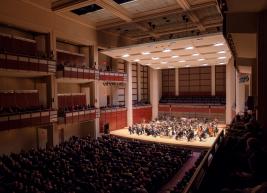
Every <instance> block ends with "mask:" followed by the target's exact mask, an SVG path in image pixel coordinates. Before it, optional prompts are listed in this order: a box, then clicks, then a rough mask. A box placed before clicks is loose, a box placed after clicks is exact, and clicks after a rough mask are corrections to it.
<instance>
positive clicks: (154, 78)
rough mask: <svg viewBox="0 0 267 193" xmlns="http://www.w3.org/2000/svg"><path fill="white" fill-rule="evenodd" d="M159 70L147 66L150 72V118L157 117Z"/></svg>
mask: <svg viewBox="0 0 267 193" xmlns="http://www.w3.org/2000/svg"><path fill="white" fill-rule="evenodd" d="M160 72H161V71H160V70H155V69H153V68H149V74H150V102H151V105H152V120H153V119H155V118H157V117H158V109H159V73H160Z"/></svg>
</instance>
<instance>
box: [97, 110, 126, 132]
mask: <svg viewBox="0 0 267 193" xmlns="http://www.w3.org/2000/svg"><path fill="white" fill-rule="evenodd" d="M106 123H108V124H109V130H110V131H114V130H118V129H122V128H124V127H126V126H127V110H126V109H125V110H124V109H123V110H117V111H116V110H112V112H109V111H101V113H100V124H99V126H100V133H103V132H104V125H105V124H106Z"/></svg>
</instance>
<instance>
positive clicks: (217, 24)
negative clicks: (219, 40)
mask: <svg viewBox="0 0 267 193" xmlns="http://www.w3.org/2000/svg"><path fill="white" fill-rule="evenodd" d="M221 25H222V24H221V22H217V23H213V24H207V25H205V26H204V27H205V29H208V28H213V27H218V26H221ZM196 29H198V28H197V27H196V26H191V27H186V28H185V27H184V28H178V29H169V30H164V31H157V35H159V36H163V35H168V34H176V33H181V32H187V31H192V30H196ZM149 37H151V35H148V34H147V35H142V36H135V37H132V39H134V40H138V39H143V38H149Z"/></svg>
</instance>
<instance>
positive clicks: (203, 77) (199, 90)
mask: <svg viewBox="0 0 267 193" xmlns="http://www.w3.org/2000/svg"><path fill="white" fill-rule="evenodd" d="M178 73H179V76H178V77H179V94H180V95H183V96H203V95H211V67H194V68H179V71H178Z"/></svg>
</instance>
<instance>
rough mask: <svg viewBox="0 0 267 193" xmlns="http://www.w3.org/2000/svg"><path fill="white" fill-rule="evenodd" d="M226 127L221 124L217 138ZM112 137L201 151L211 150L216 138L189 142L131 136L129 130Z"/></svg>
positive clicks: (116, 133) (120, 131) (161, 137)
mask: <svg viewBox="0 0 267 193" xmlns="http://www.w3.org/2000/svg"><path fill="white" fill-rule="evenodd" d="M225 127H226V125H224V124H219V125H218V128H219V132H218V134H217V136H218V135H219V134H220V133H221V132H223V131H224V129H225ZM110 134H111V135H114V136H117V137H122V138H130V139H138V140H143V141H150V142H158V143H165V144H171V145H179V146H183V147H191V148H201V149H209V148H211V147H212V145H213V143H214V142H215V140H216V138H217V136H216V137H208V138H206V139H203V141H199V140H198V139H196V140H192V141H187V140H186V139H179V140H176V139H174V137H166V136H157V137H153V136H147V135H137V134H132V135H130V133H129V131H128V128H124V129H119V130H115V131H111V132H110Z"/></svg>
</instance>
